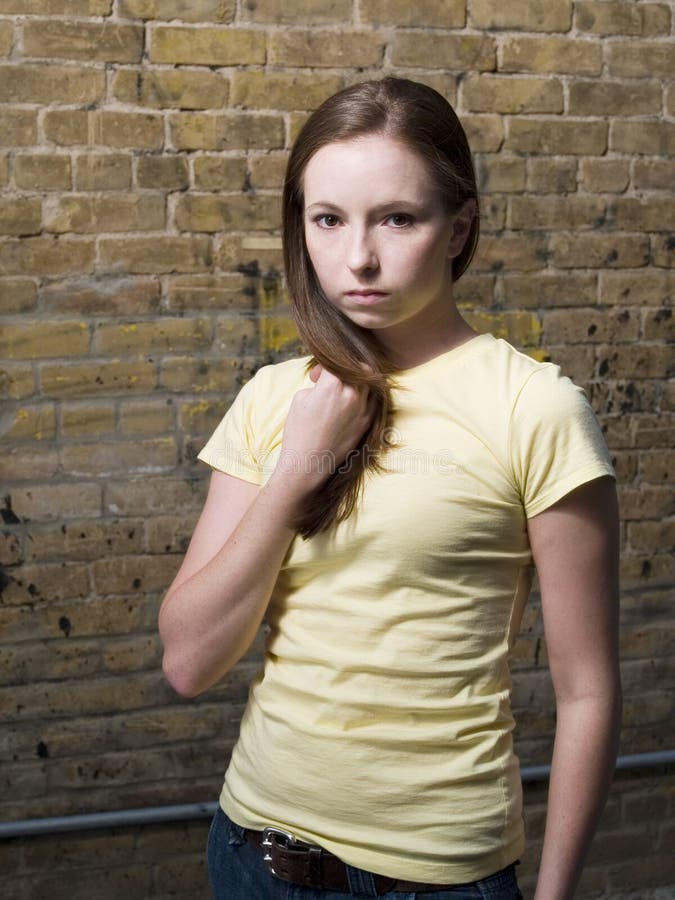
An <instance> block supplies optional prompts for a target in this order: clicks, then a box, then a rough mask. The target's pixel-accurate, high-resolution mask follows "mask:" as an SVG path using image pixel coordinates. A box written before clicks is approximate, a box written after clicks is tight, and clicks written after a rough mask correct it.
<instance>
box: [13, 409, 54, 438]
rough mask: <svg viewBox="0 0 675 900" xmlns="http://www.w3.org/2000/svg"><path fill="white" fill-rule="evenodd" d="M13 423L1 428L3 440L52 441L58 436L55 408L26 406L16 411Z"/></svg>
mask: <svg viewBox="0 0 675 900" xmlns="http://www.w3.org/2000/svg"><path fill="white" fill-rule="evenodd" d="M11 416H12V419H11V422H9V423H7V425H6V430H5V423H3V424H2V425H1V426H0V427H1V428H2V429H3V430H2V433H1V436H2V438H3V440H18V441H20V440H32V441H43V440H51V439H53V438H54V436H55V434H56V415H55V413H54V406H53V405H51V404H50V405H49V406H24V407H20V408H19V409H17V410H15V411H14V412H13V413H12V414H11Z"/></svg>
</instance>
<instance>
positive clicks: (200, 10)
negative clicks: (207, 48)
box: [119, 0, 236, 22]
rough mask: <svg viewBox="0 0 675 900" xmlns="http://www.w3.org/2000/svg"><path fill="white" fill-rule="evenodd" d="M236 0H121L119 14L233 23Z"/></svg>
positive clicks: (136, 16) (143, 17) (127, 16)
mask: <svg viewBox="0 0 675 900" xmlns="http://www.w3.org/2000/svg"><path fill="white" fill-rule="evenodd" d="M235 9H236V3H235V0H200V2H199V3H185V0H120V2H119V13H120V15H121V16H122V17H124V18H132V19H160V20H161V19H164V20H166V21H170V20H171V19H181V20H182V21H183V22H232V21H233V19H234V14H235Z"/></svg>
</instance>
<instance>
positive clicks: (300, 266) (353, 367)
mask: <svg viewBox="0 0 675 900" xmlns="http://www.w3.org/2000/svg"><path fill="white" fill-rule="evenodd" d="M374 133H375V134H383V135H387V136H389V137H393V138H396V139H398V140H400V141H402V142H403V143H405V144H406V145H407V146H408V147H410V149H411V150H414V151H415V152H416V153H418V154H419V155H420V156H421V157H422V158H423V159H424V160H425V162H426V164H427V166H428V168H429V172H430V173H431V175H432V177H433V178H434V180H435V182H436V184H437V186H438V189H439V191H440V193H441V195H442V198H443V202H444V205H445V207H446V209H447V211H448V212H449V213H454V212H457V211H458V210H459V208H460V207H461V206H462V205H463V204H464V202H465V201H466V200H468V199H473V200H474V201H475V203H476V215H475V216H474V219H473V222H472V224H471V228H470V230H469V234H468V236H467V240H466V243H465V244H464V247H463V248H462V250H461V252H460V253H459V254H458V255H457V256H456V257H455V258H454V259H453V261H452V280H453V282H454V281H457V279H458V278H460V277H461V275H462V274H463V273H464V271H465V270H466V268H467V266H468V265H469V263H470V262H471V258H472V256H473V254H474V251H475V249H476V244H477V243H478V229H479V220H478V190H477V187H476V177H475V173H474V168H473V161H472V159H471V151H470V149H469V143H468V141H467V138H466V134H465V133H464V129H463V128H462V125H461V123H460V121H459V119H458V118H457V115H456V114H455V111H454V110H453V108H452V107H451V106H450V104H449V103H448V101H447V100H446V99H445V98H444V97H443V96H441V94H439V93H438V92H437V91H435V90H434V89H433V88H430V87H427V86H426V85H424V84H420V83H418V82H415V81H409V80H408V79H405V78H394V77H392V76H388V77H386V78H383V79H382V80H380V81H364V82H360V83H359V84H355V85H352V86H351V87H348V88H345V89H344V90H342V91H340V92H338V93H337V94H334V95H333V96H332V97H329V98H328V100H326V101H325V102H324V103H323V104H322V105H321V106H320V107H319V108H318V109H317V110H316V111H315V112H314V113H313V114H312V115H311V116H310V117H309V119H308V120H307V122H306V123H305V124H304V126H303V128H302V129H301V131H300V133H299V135H298V137H297V139H296V141H295V144H294V146H293V149H292V151H291V155H290V158H289V161H288V166H287V169H286V179H285V182H284V191H283V246H284V264H285V268H286V279H287V282H288V288H289V292H290V295H291V301H292V305H293V314H294V316H295V321H296V324H297V326H298V330H299V332H300V336H301V338H302V340H303V342H304V344H305V346H306V347H307V349H308V350H309V351H310V353H311V354H312V359H311V361H310V363H309V364H308V368H311V367H312V366H314V365H316V364H317V363H319V364H320V365H321V366H323V367H324V368H325V369H328V370H329V371H331V372H333V373H334V374H335V375H337V376H338V378H340V379H341V380H342V381H344V382H346V383H348V384H352V385H367V386H368V388H369V389H370V391H371V393H372V394H373V396H374V399H375V403H376V410H377V411H376V414H375V416H374V419H373V424H372V426H371V427H370V429H369V430H368V431H367V432H366V434H365V435H364V436H363V438H362V440H361V443H360V445H359V447H357V448H356V449H355V450H354V451H353V452H352V454H350V456H349V457H348V458H347V460H345V462H344V463H343V464H342V465H341V466H339V467H338V469H337V470H336V471H335V472H333V473H332V474H331V475H330V477H329V478H328V480H327V481H326V482H325V483H324V484H323V485H322V486H321V488H319V490H318V491H316V493H315V494H314V495H312V496H311V497H310V498H309V499H308V501H307V503H306V504H305V508H304V509H303V511H302V513H301V514H300V516H299V518H298V520H297V522H296V525H297V528H298V531H299V533H300V534H302V536H303V537H305V538H307V537H311V536H312V535H314V534H317V533H318V532H320V531H324V530H325V529H327V528H329V527H330V526H331V525H332V524H333V523H336V522H340V521H342V520H344V519H346V518H347V516H349V515H350V513H351V512H352V511H353V510H354V507H355V505H356V501H357V499H358V497H359V494H360V491H361V488H362V485H363V475H364V472H365V470H366V469H367V468H371V469H378V468H379V463H378V454H379V453H380V451H382V450H383V449H384V447H385V445H386V441H385V429H386V425H387V418H388V416H389V414H390V411H391V391H390V377H391V376H392V375H393V374H394V373H395V372H396V367H395V366H394V365H393V363H392V362H391V361H390V360H389V359H388V358H387V356H386V354H385V352H384V349H383V348H382V346H381V345H380V344H379V342H378V340H377V338H376V337H375V336H374V334H373V333H372V332H370V331H368V329H365V328H361V327H360V326H358V325H356V324H355V323H353V322H351V321H350V320H349V319H348V318H347V317H346V316H344V315H343V314H342V313H341V312H340V311H339V310H337V309H336V308H335V306H333V305H332V304H331V303H330V302H329V301H328V300H327V299H326V297H325V295H324V293H323V291H322V290H321V286H320V284H319V281H318V279H317V277H316V275H315V273H314V269H313V267H312V264H311V262H310V259H309V254H308V252H307V247H306V245H305V234H304V197H303V177H304V173H305V168H306V166H307V163H308V162H309V160H310V159H311V157H312V156H313V155H314V154H315V153H316V152H317V150H319V149H320V148H321V147H324V146H325V145H326V144H330V143H333V142H334V141H343V140H348V139H350V138H354V137H357V136H359V135H364V134H374ZM387 376H390V377H389V378H388V377H387Z"/></svg>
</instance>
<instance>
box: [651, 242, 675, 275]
mask: <svg viewBox="0 0 675 900" xmlns="http://www.w3.org/2000/svg"><path fill="white" fill-rule="evenodd" d="M652 248H653V257H654V265H655V266H666V267H668V268H671V269H672V268H673V267H674V266H675V241H673V238H672V236H671V235H665V234H664V235H658V234H654V235H652Z"/></svg>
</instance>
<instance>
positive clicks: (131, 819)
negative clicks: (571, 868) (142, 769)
mask: <svg viewBox="0 0 675 900" xmlns="http://www.w3.org/2000/svg"><path fill="white" fill-rule="evenodd" d="M670 763H675V750H658V751H655V752H652V753H633V754H629V755H627V756H619V757H618V758H617V761H616V769H617V770H618V769H653V768H656V767H658V766H665V765H668V764H670ZM550 774H551V767H550V766H525V767H524V768H523V769H521V773H520V775H521V779H522V781H523V782H524V783H532V782H536V781H546V780H547V779H548V777H549V775H550ZM217 808H218V803H217V801H209V802H208V803H183V804H180V805H175V806H149V807H146V808H145V809H120V810H113V811H111V812H98V813H83V814H81V815H74V816H49V817H46V818H43V819H23V820H19V821H16V822H0V839H1V838H16V837H31V836H34V835H39V834H57V833H59V832H64V831H90V830H93V829H95V828H119V827H122V826H128V825H149V824H152V823H154V822H185V821H188V820H190V819H209V818H211V817H212V816H213V815H214V813H215V811H216V809H217Z"/></svg>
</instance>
